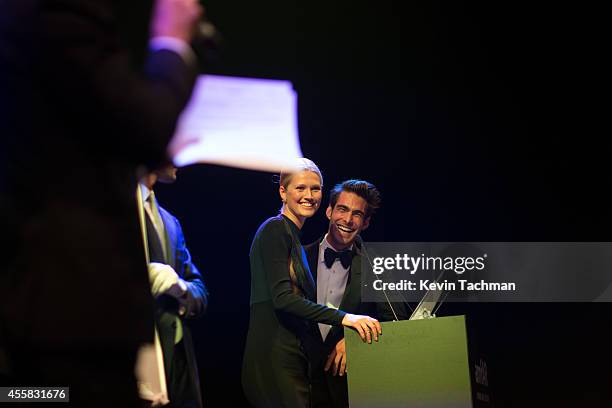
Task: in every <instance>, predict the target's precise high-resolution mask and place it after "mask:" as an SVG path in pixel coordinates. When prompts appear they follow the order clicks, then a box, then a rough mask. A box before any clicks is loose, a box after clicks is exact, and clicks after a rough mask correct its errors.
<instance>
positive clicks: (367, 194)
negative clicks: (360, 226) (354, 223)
mask: <svg viewBox="0 0 612 408" xmlns="http://www.w3.org/2000/svg"><path fill="white" fill-rule="evenodd" d="M343 191H346V192H347V193H354V194H357V195H358V196H359V197H361V198H363V199H364V200H365V201H366V203H367V206H366V214H365V216H366V218H368V217H370V216H371V215H372V214H374V213H375V212H376V210H377V209H378V208H379V207H380V202H381V198H380V192H379V191H378V190H377V189H376V186H374V184H372V183H368V182H367V181H365V180H346V181H343V182H342V183H339V184H336V185H335V186H334V188H332V189H331V191H330V192H329V205H330V206H331V208H332V209H333V208H334V207H335V206H336V203H337V202H338V196H339V195H340V193H341V192H343Z"/></svg>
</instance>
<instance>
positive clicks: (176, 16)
mask: <svg viewBox="0 0 612 408" xmlns="http://www.w3.org/2000/svg"><path fill="white" fill-rule="evenodd" d="M202 13H203V9H202V6H200V4H199V3H198V2H197V0H156V1H155V6H154V8H153V15H152V18H151V37H152V38H154V37H172V38H176V39H179V40H181V41H184V42H186V43H190V42H191V40H192V38H193V34H194V33H195V30H196V27H197V24H198V21H199V20H200V16H201V15H202Z"/></svg>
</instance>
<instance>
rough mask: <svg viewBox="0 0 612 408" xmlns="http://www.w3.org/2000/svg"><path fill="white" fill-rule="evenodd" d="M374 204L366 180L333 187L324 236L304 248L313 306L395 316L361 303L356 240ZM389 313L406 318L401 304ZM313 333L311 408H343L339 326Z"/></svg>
mask: <svg viewBox="0 0 612 408" xmlns="http://www.w3.org/2000/svg"><path fill="white" fill-rule="evenodd" d="M380 202H381V199H380V193H379V191H378V190H377V189H376V187H375V186H374V185H373V184H371V183H368V182H367V181H363V180H347V181H344V182H342V183H340V184H338V185H336V186H335V187H334V188H333V189H332V191H331V193H330V198H329V206H328V207H327V210H326V212H325V214H326V215H327V218H329V228H328V231H327V234H325V236H324V237H323V238H321V239H320V240H318V241H317V242H315V243H313V244H311V245H308V246H307V247H305V248H304V249H305V250H306V255H307V257H308V263H309V265H310V270H311V272H312V273H313V277H314V280H315V282H316V285H317V299H316V300H317V303H320V304H323V305H326V306H328V307H333V308H337V309H341V310H344V311H346V312H348V313H356V314H367V315H370V316H375V317H377V318H378V320H380V321H385V320H387V321H388V320H394V319H395V316H394V314H393V311H392V310H391V309H390V308H389V306H388V305H387V304H385V303H367V302H362V300H361V260H362V248H361V240H360V239H358V237H359V234H360V233H361V232H362V231H363V230H365V229H366V228H368V226H369V225H370V221H371V217H372V215H373V214H374V212H375V211H376V209H378V208H379V207H380ZM366 262H367V261H366ZM393 309H394V310H395V313H396V314H397V318H398V319H407V318H408V313H407V310H406V306H405V305H404V304H393ZM313 331H317V332H318V333H314V335H315V337H316V338H317V339H318V340H319V343H320V344H318V347H313V350H312V351H311V352H310V353H309V357H310V359H311V366H312V379H311V380H312V403H313V407H316V408H323V407H334V408H339V407H348V390H347V382H346V376H345V375H344V374H345V372H346V351H345V345H344V332H343V330H342V327H333V326H329V325H325V324H319V325H318V327H316V328H314V327H313Z"/></svg>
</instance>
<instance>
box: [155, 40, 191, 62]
mask: <svg viewBox="0 0 612 408" xmlns="http://www.w3.org/2000/svg"><path fill="white" fill-rule="evenodd" d="M149 49H150V50H151V51H153V52H155V51H160V50H168V51H172V52H175V53H177V54H178V55H180V57H181V58H182V59H183V61H184V62H185V64H188V65H192V64H194V63H195V61H196V56H195V54H194V52H193V50H192V49H191V46H190V45H189V44H187V43H186V42H185V41H183V40H179V39H178V38H175V37H153V38H151V39H150V40H149Z"/></svg>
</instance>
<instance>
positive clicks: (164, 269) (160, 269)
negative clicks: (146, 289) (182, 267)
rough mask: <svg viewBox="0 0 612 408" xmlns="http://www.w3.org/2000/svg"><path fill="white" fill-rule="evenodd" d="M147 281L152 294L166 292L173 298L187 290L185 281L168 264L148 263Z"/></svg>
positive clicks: (156, 294) (157, 294) (156, 295)
mask: <svg viewBox="0 0 612 408" xmlns="http://www.w3.org/2000/svg"><path fill="white" fill-rule="evenodd" d="M149 282H150V283H151V293H152V294H153V296H155V297H158V296H159V295H163V294H168V295H171V296H174V297H175V298H179V297H181V296H182V295H183V294H184V293H185V291H186V290H187V285H186V284H185V281H184V280H182V279H181V278H180V277H179V276H178V274H177V273H176V272H175V271H174V269H172V267H171V266H170V265H166V264H163V263H158V262H151V263H150V264H149Z"/></svg>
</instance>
